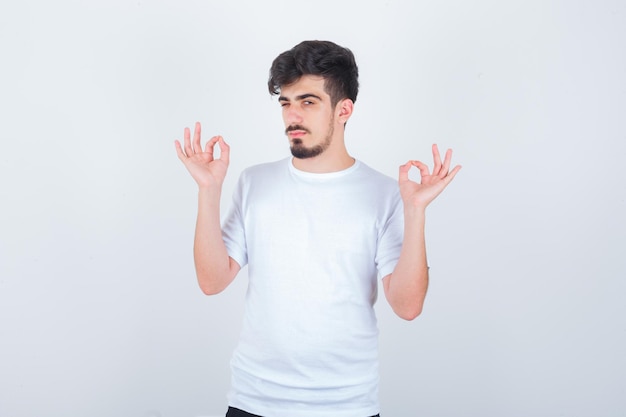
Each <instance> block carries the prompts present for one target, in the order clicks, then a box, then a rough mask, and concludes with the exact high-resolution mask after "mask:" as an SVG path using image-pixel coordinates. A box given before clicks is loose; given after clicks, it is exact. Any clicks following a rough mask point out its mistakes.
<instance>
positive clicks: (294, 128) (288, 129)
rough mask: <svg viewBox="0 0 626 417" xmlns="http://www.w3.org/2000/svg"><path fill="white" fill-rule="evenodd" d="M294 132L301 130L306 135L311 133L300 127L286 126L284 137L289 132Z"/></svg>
mask: <svg viewBox="0 0 626 417" xmlns="http://www.w3.org/2000/svg"><path fill="white" fill-rule="evenodd" d="M294 130H302V131H304V132H306V133H311V132H309V129H307V128H306V127H304V126H302V125H291V126H287V129H285V135H286V134H287V133H289V132H291V131H294Z"/></svg>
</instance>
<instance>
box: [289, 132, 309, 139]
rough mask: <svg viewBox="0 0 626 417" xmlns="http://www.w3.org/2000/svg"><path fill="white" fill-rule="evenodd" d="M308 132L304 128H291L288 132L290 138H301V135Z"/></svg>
mask: <svg viewBox="0 0 626 417" xmlns="http://www.w3.org/2000/svg"><path fill="white" fill-rule="evenodd" d="M306 133H307V132H306V131H304V130H290V131H288V132H287V135H288V136H289V137H290V138H300V137H302V136H304V135H306Z"/></svg>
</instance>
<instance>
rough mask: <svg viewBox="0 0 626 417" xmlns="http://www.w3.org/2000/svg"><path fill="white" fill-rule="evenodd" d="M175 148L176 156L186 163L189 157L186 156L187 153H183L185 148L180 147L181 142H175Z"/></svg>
mask: <svg viewBox="0 0 626 417" xmlns="http://www.w3.org/2000/svg"><path fill="white" fill-rule="evenodd" d="M174 146H175V147H176V154H177V155H178V158H179V159H180V160H181V161H184V160H185V159H186V158H187V155H185V152H184V151H183V148H182V146H181V145H180V142H179V141H177V140H175V141H174Z"/></svg>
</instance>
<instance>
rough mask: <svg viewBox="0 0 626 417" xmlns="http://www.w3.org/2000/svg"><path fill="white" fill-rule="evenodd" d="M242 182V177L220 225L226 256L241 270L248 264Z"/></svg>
mask: <svg viewBox="0 0 626 417" xmlns="http://www.w3.org/2000/svg"><path fill="white" fill-rule="evenodd" d="M244 182H245V180H244V176H243V175H242V176H241V177H240V178H239V181H238V182H237V187H236V188H235V192H234V193H233V201H232V205H231V207H230V210H229V211H228V214H227V216H226V218H225V219H224V222H223V224H222V238H223V239H224V244H225V245H226V250H227V251H228V255H229V256H230V257H231V258H233V259H234V260H235V261H237V263H238V264H239V266H240V267H242V268H243V267H244V266H245V265H246V264H247V263H248V252H247V245H246V232H245V222H244V217H243V203H244V188H245V186H244Z"/></svg>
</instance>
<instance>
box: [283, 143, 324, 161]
mask: <svg viewBox="0 0 626 417" xmlns="http://www.w3.org/2000/svg"><path fill="white" fill-rule="evenodd" d="M322 152H324V149H323V148H322V147H321V146H315V147H313V148H306V147H304V146H298V145H292V146H291V155H293V157H294V158H298V159H309V158H315V157H316V156H318V155H320V154H321V153H322Z"/></svg>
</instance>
